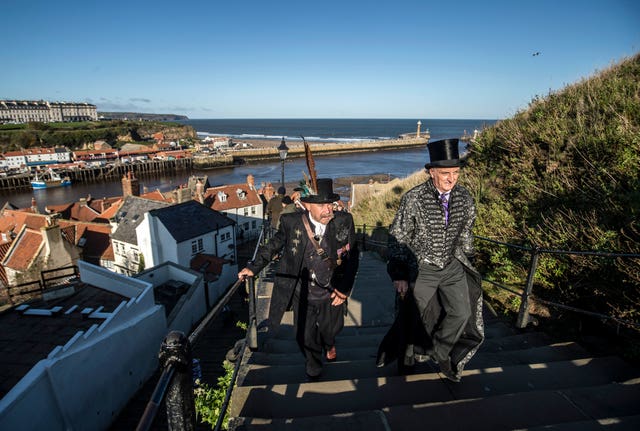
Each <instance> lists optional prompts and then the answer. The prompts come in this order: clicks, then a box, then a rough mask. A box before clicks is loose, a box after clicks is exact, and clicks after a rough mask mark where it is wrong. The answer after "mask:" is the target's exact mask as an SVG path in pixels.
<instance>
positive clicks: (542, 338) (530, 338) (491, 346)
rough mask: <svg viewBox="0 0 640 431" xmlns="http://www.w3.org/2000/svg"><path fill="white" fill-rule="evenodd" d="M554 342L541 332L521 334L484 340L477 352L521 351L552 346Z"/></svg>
mask: <svg viewBox="0 0 640 431" xmlns="http://www.w3.org/2000/svg"><path fill="white" fill-rule="evenodd" d="M553 342H554V340H553V339H552V338H551V337H550V336H549V335H547V334H545V333H543V332H523V333H520V334H514V335H507V336H504V337H498V338H488V337H487V338H486V339H485V340H484V342H483V343H482V344H481V345H480V349H479V351H480V350H481V351H484V352H500V351H503V350H523V349H528V348H531V347H540V346H546V345H548V344H552V343H553Z"/></svg>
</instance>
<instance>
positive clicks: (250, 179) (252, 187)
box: [247, 174, 256, 190]
mask: <svg viewBox="0 0 640 431" xmlns="http://www.w3.org/2000/svg"><path fill="white" fill-rule="evenodd" d="M247 185H248V186H249V190H255V188H256V180H255V178H254V177H253V175H251V174H249V175H247Z"/></svg>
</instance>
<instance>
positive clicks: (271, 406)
mask: <svg viewBox="0 0 640 431" xmlns="http://www.w3.org/2000/svg"><path fill="white" fill-rule="evenodd" d="M271 287H272V286H271V283H270V282H269V279H268V277H263V279H262V280H261V283H260V285H259V288H258V292H259V296H260V297H261V298H262V299H263V300H264V299H266V298H268V297H269V296H270V292H269V291H270V289H271ZM349 301H350V302H349V315H348V317H347V319H346V322H345V324H346V326H345V329H344V330H343V331H342V333H341V334H340V336H339V337H338V340H337V342H336V347H337V349H338V361H336V362H334V363H329V364H325V367H324V370H323V374H322V378H321V379H320V381H318V382H307V381H306V376H305V371H304V360H303V357H302V354H301V353H300V351H299V350H298V347H297V345H296V343H295V341H294V337H293V326H292V324H291V318H292V316H290V315H289V314H290V313H287V315H286V316H285V320H284V321H283V325H282V327H281V329H280V331H279V332H278V334H275V335H274V336H272V337H270V338H268V339H267V340H265V341H264V343H263V344H262V347H261V349H260V351H256V352H250V351H247V352H246V354H245V357H244V359H243V364H242V366H241V370H240V373H239V377H238V382H237V386H236V387H235V388H234V392H233V398H232V400H231V411H230V416H231V417H232V419H231V422H230V427H229V428H230V429H232V430H238V431H240V430H265V431H266V430H327V429H329V430H333V431H339V430H340V431H341V430H348V431H360V430H367V431H377V430H386V431H388V430H394V431H396V430H419V429H430V430H456V429H461V430H463V429H464V430H467V429H474V430H477V429H487V430H503V429H505V430H506V429H528V430H531V429H536V430H537V429H540V430H542V429H544V430H572V431H573V430H592V429H593V430H595V429H607V430H632V429H633V430H638V429H640V370H638V369H636V368H634V367H632V366H630V365H629V364H627V363H625V362H624V361H623V360H621V359H620V358H618V357H614V356H601V357H593V355H591V354H590V353H588V352H587V351H586V350H585V349H583V348H582V347H581V346H579V345H578V344H576V343H574V342H571V341H568V340H565V341H562V340H554V339H553V338H552V337H551V336H549V335H547V334H544V333H541V332H522V331H517V330H515V329H513V328H511V327H510V326H509V325H507V324H505V322H504V321H502V320H501V319H500V318H497V317H496V316H495V315H494V314H492V313H491V310H490V309H489V307H485V312H484V316H485V336H486V340H485V342H484V343H483V344H482V346H481V348H480V350H479V351H478V353H477V354H476V355H475V356H474V358H473V359H472V360H471V361H470V363H469V364H468V365H467V367H466V368H465V370H464V372H463V374H462V382H460V383H452V382H450V381H448V380H446V379H445V378H444V377H443V376H442V375H441V374H439V373H438V372H437V366H435V365H432V364H430V363H424V364H418V365H416V367H415V369H414V370H413V372H412V373H411V374H409V375H400V374H399V373H398V371H397V366H396V364H395V362H394V363H393V364H390V365H388V366H386V367H382V368H378V367H376V363H375V362H376V361H375V358H376V352H377V348H378V345H379V343H380V341H381V340H382V337H383V336H384V335H385V333H386V331H387V330H388V328H389V326H390V325H391V323H392V321H393V316H394V293H393V290H392V287H391V281H390V280H389V279H388V276H387V275H386V271H385V263H384V262H382V261H381V260H380V259H379V258H377V256H376V255H375V254H369V253H363V255H362V259H361V265H360V270H359V272H358V276H357V279H356V284H355V286H354V290H353V293H352V296H351V298H350V300H349ZM266 308H267V305H264V304H263V305H262V306H260V307H259V313H260V312H262V313H263V314H264V312H265V311H264V310H266ZM263 317H264V316H262V317H261V316H259V317H258V320H259V321H260V319H261V318H263ZM287 319H288V320H287Z"/></svg>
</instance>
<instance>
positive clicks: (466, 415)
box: [384, 383, 640, 430]
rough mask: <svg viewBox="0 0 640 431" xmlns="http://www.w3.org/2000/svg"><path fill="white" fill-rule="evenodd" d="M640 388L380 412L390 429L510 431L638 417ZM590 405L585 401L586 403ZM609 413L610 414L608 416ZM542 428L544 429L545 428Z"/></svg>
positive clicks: (608, 388)
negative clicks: (418, 426)
mask: <svg viewBox="0 0 640 431" xmlns="http://www.w3.org/2000/svg"><path fill="white" fill-rule="evenodd" d="M638 399H640V385H638V384H635V385H622V384H615V383H614V384H605V385H598V386H590V387H583V388H578V389H568V390H558V391H553V390H543V391H532V392H528V393H527V392H524V393H516V394H505V395H499V396H495V397H487V398H482V399H475V400H461V401H454V402H448V403H434V404H424V405H406V406H393V407H390V408H388V409H384V412H385V414H386V418H387V421H388V423H389V426H390V429H393V430H401V429H412V425H415V424H416V423H425V424H429V427H430V428H432V429H474V430H476V429H484V430H496V429H514V428H526V429H530V427H543V426H546V425H549V424H555V423H566V422H582V421H585V420H589V419H594V418H605V417H607V416H609V415H611V414H616V415H623V416H624V415H629V414H632V415H633V414H638V413H640V405H639V404H638ZM586 400H588V401H586ZM606 412H609V413H606ZM544 429H546V428H544Z"/></svg>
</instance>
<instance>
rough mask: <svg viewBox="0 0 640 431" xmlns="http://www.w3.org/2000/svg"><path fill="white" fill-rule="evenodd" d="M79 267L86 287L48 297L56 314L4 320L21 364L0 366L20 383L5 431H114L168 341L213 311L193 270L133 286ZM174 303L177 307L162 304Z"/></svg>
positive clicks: (28, 312) (146, 277)
mask: <svg viewBox="0 0 640 431" xmlns="http://www.w3.org/2000/svg"><path fill="white" fill-rule="evenodd" d="M78 266H79V269H80V280H78V281H77V282H72V283H70V284H67V285H63V286H60V287H59V288H57V289H52V290H47V292H46V295H48V296H50V298H43V299H45V300H47V299H50V300H53V299H54V298H55V304H56V306H55V307H50V308H44V307H43V306H42V304H43V302H42V301H40V302H38V303H34V304H32V305H28V304H23V305H21V306H18V307H13V308H12V309H9V310H5V311H4V312H3V313H2V314H0V330H1V331H3V333H4V334H5V336H4V337H5V339H6V340H7V342H11V343H12V345H13V346H14V348H15V349H16V351H17V352H20V355H19V360H20V361H22V362H21V363H20V364H19V366H18V365H16V361H17V359H16V357H11V358H10V357H8V355H5V356H6V357H0V367H2V369H3V370H5V373H4V374H3V376H5V377H6V378H8V379H11V382H15V383H14V384H13V385H12V386H9V389H8V390H7V391H6V392H3V393H2V394H1V395H0V429H2V430H45V429H46V430H107V429H109V427H110V425H111V422H112V421H113V419H114V418H115V417H117V415H118V414H119V412H120V411H121V410H122V409H123V408H124V407H125V406H126V405H127V403H128V402H129V400H130V398H131V397H132V396H133V395H134V394H135V393H136V392H137V391H138V390H139V389H140V386H141V385H142V384H143V383H144V382H146V381H147V380H148V379H149V378H150V377H151V376H152V375H153V374H154V372H155V371H156V369H157V367H158V352H159V350H160V346H161V344H162V341H163V339H164V338H165V337H166V335H167V334H168V332H169V331H171V330H179V331H182V332H183V333H185V334H188V333H190V332H191V331H192V329H193V327H194V325H195V323H196V322H198V321H200V319H202V317H203V316H204V314H205V313H206V311H207V306H206V302H205V300H204V298H205V292H204V283H203V279H202V276H201V275H200V274H198V273H196V272H194V271H191V270H188V269H186V268H181V267H179V266H177V265H174V264H170V263H168V264H164V265H161V266H159V267H157V268H153V269H151V270H149V271H145V272H143V273H142V274H140V276H139V277H136V278H130V277H125V276H123V275H120V274H115V273H113V272H110V271H108V270H106V269H104V268H100V267H98V266H95V265H92V264H89V263H86V262H83V261H79V262H78ZM170 294H171V295H173V297H175V298H178V299H179V300H174V301H165V300H163V299H162V298H167V297H170V296H171V295H170ZM215 300H217V296H216V297H214V298H212V302H215ZM38 304H40V305H38ZM16 319H20V320H21V321H22V322H24V324H23V325H16V324H15V320H16ZM73 331H76V332H75V333H74V332H73Z"/></svg>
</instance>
